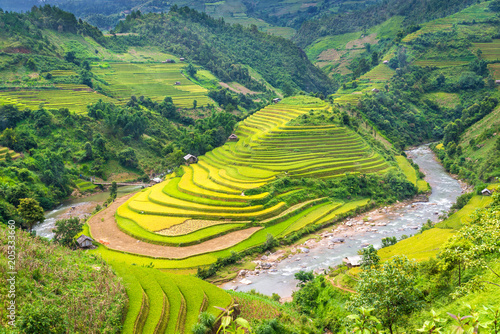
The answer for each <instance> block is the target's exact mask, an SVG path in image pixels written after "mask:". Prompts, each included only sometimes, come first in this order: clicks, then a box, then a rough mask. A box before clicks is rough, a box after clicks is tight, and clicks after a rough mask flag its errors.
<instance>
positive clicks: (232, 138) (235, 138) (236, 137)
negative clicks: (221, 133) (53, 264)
mask: <svg viewBox="0 0 500 334" xmlns="http://www.w3.org/2000/svg"><path fill="white" fill-rule="evenodd" d="M227 140H228V141H238V140H239V138H238V136H237V135H235V134H234V133H232V134H231V135H230V136H229V138H228V139H227Z"/></svg>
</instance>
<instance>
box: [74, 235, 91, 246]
mask: <svg viewBox="0 0 500 334" xmlns="http://www.w3.org/2000/svg"><path fill="white" fill-rule="evenodd" d="M87 240H89V241H90V242H92V241H93V240H92V238H91V237H88V236H86V235H85V234H82V235H81V236H79V237H78V239H76V242H77V243H78V244H79V245H82V244H83V243H84V242H85V241H87Z"/></svg>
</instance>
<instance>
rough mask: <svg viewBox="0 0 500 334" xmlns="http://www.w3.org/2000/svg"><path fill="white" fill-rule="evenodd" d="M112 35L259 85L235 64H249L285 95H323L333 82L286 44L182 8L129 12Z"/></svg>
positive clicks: (224, 77)
mask: <svg viewBox="0 0 500 334" xmlns="http://www.w3.org/2000/svg"><path fill="white" fill-rule="evenodd" d="M115 32H116V33H135V34H138V35H139V37H138V36H128V38H127V41H128V43H130V44H131V45H134V44H135V45H143V44H145V43H149V44H153V45H157V46H161V47H163V48H165V49H166V50H168V51H169V52H173V53H176V54H179V55H181V56H183V57H186V58H188V59H190V60H193V61H195V62H197V63H199V64H200V65H203V66H205V67H206V68H207V69H209V70H210V71H212V72H213V73H214V74H215V75H217V76H218V77H219V78H220V79H221V80H223V81H226V80H229V81H235V80H236V79H238V78H239V79H240V80H239V81H240V82H241V83H242V84H245V85H246V86H247V87H248V88H250V89H260V90H262V89H263V84H258V83H256V82H254V81H255V80H253V79H252V78H251V77H250V75H249V74H248V71H247V70H245V68H243V67H241V65H249V66H251V67H252V68H253V69H255V70H256V71H257V72H259V74H260V75H262V77H263V78H264V79H265V80H266V81H267V82H269V83H270V84H271V85H273V86H275V87H278V88H281V89H282V90H284V91H286V93H288V94H291V93H293V91H294V90H304V91H306V92H322V93H323V94H328V93H330V92H332V91H333V90H334V89H335V85H334V83H333V82H332V81H331V80H330V79H328V77H327V76H326V75H325V74H323V72H322V71H321V70H319V69H318V68H316V67H315V66H313V65H312V64H311V63H310V62H309V60H308V59H307V56H306V54H305V53H304V52H303V51H302V50H301V49H299V48H298V47H296V46H295V45H294V44H293V43H292V42H290V41H288V40H285V39H283V38H280V37H275V36H270V35H267V34H264V33H261V32H259V31H258V30H257V29H256V28H253V29H252V28H250V29H248V28H243V27H241V26H231V25H228V24H225V23H224V21H223V20H220V19H219V20H216V19H213V18H211V17H209V16H208V15H206V14H205V13H199V12H197V11H195V10H192V9H189V8H187V7H183V8H176V7H175V6H174V7H172V9H171V10H170V12H169V13H168V14H145V15H141V14H140V13H135V14H132V15H130V16H128V17H127V20H125V21H121V22H120V23H119V24H118V26H117V27H116V29H115Z"/></svg>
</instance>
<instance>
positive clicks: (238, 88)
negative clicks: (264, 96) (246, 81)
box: [219, 81, 259, 95]
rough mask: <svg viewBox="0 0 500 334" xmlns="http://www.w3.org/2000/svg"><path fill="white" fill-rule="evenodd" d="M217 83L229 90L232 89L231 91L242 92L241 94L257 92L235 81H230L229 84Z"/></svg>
mask: <svg viewBox="0 0 500 334" xmlns="http://www.w3.org/2000/svg"><path fill="white" fill-rule="evenodd" d="M219 85H221V86H222V87H224V88H227V89H229V90H232V91H233V92H235V93H238V94H239V93H242V94H245V95H247V94H250V95H255V94H259V93H258V92H254V91H253V90H250V89H248V88H246V87H245V86H242V85H240V84H239V83H236V82H231V86H230V85H229V84H227V83H225V82H222V81H221V82H219Z"/></svg>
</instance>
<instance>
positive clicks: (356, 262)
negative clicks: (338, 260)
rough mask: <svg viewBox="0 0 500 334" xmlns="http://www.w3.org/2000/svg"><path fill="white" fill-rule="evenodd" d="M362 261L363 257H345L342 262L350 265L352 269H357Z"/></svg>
mask: <svg viewBox="0 0 500 334" xmlns="http://www.w3.org/2000/svg"><path fill="white" fill-rule="evenodd" d="M362 260H363V257H361V255H356V256H347V257H346V258H345V259H344V262H346V263H349V264H351V266H353V267H358V266H360V265H361V261H362Z"/></svg>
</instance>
